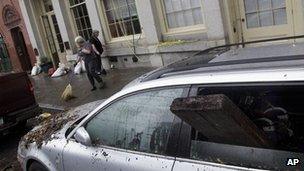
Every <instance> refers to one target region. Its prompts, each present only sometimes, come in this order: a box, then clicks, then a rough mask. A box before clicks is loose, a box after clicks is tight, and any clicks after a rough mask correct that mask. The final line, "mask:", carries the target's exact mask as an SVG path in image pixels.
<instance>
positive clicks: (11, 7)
mask: <svg viewBox="0 0 304 171" xmlns="http://www.w3.org/2000/svg"><path fill="white" fill-rule="evenodd" d="M0 14H1V19H0V72H7V71H11V70H14V71H16V72H19V71H29V70H31V68H32V66H33V64H34V63H35V61H36V58H35V54H34V50H33V47H32V46H31V43H30V40H29V36H28V34H27V29H26V27H25V23H24V21H23V18H22V13H21V11H20V7H19V2H18V0H3V1H1V3H0Z"/></svg>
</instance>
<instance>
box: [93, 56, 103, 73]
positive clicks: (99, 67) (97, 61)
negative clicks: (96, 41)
mask: <svg viewBox="0 0 304 171" xmlns="http://www.w3.org/2000/svg"><path fill="white" fill-rule="evenodd" d="M95 60H96V71H97V72H101V69H102V68H101V57H100V55H97V54H96V59H95Z"/></svg>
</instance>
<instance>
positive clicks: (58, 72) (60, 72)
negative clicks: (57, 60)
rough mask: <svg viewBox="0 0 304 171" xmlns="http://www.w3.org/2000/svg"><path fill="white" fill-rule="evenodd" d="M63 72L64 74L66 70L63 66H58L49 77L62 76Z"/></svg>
mask: <svg viewBox="0 0 304 171" xmlns="http://www.w3.org/2000/svg"><path fill="white" fill-rule="evenodd" d="M64 74H66V71H65V69H64V68H60V67H59V68H58V69H57V70H56V71H55V72H54V73H53V75H52V76H51V77H60V76H63V75H64Z"/></svg>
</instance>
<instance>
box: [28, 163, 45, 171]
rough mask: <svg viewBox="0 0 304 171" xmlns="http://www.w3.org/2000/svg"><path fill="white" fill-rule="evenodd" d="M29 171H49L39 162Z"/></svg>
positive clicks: (32, 165) (33, 164) (31, 166)
mask: <svg viewBox="0 0 304 171" xmlns="http://www.w3.org/2000/svg"><path fill="white" fill-rule="evenodd" d="M28 170H29V171H48V170H47V168H45V167H44V166H43V165H42V164H40V163H38V162H33V163H32V164H31V165H30V167H29V169H28Z"/></svg>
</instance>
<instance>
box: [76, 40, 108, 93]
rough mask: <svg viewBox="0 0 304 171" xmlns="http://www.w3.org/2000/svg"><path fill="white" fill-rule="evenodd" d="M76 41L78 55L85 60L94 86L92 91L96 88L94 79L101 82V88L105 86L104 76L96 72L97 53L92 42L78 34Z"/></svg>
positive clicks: (89, 77)
mask: <svg viewBox="0 0 304 171" xmlns="http://www.w3.org/2000/svg"><path fill="white" fill-rule="evenodd" d="M75 43H76V45H77V47H78V48H79V51H78V57H80V58H82V59H83V60H84V64H85V68H86V70H87V76H88V79H89V81H90V83H91V85H92V87H93V88H92V89H91V91H94V90H96V87H95V81H94V79H95V80H96V81H97V82H98V83H99V84H100V88H103V87H104V85H105V84H104V82H103V80H102V78H101V77H100V76H99V75H98V74H97V73H96V62H95V60H96V55H95V53H94V50H93V46H92V44H91V43H90V42H89V41H85V39H84V38H83V37H81V36H77V37H76V38H75Z"/></svg>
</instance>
